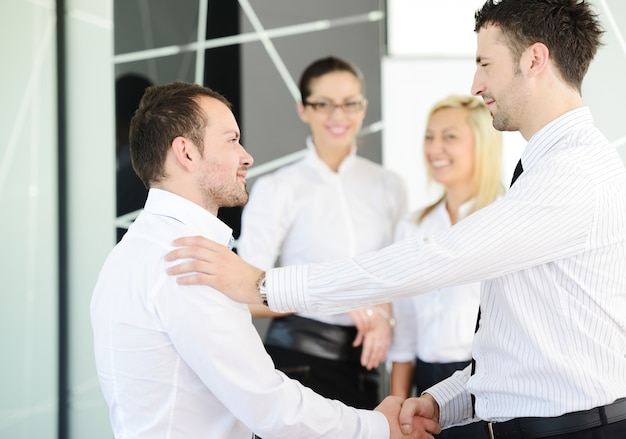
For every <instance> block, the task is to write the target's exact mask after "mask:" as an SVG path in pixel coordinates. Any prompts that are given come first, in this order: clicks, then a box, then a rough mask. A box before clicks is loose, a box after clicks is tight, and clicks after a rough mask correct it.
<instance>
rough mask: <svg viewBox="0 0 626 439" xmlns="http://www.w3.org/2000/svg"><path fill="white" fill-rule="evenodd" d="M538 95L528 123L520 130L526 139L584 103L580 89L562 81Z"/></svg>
mask: <svg viewBox="0 0 626 439" xmlns="http://www.w3.org/2000/svg"><path fill="white" fill-rule="evenodd" d="M550 91H552V92H550ZM537 96H538V99H537V100H536V102H534V103H533V104H532V107H531V108H530V113H531V114H530V115H529V117H528V121H527V123H526V124H525V126H524V127H523V128H520V130H519V131H520V134H521V135H522V136H523V137H524V139H526V141H529V140H530V138H531V137H532V136H533V135H534V134H535V133H536V132H537V131H539V130H540V129H542V128H543V127H544V126H546V125H547V124H549V123H550V122H552V121H553V120H555V119H557V118H558V117H560V116H562V115H564V114H565V113H567V112H569V111H572V110H574V109H576V108H580V107H582V106H583V105H584V104H583V101H582V97H581V96H580V93H579V92H578V90H575V89H573V88H571V87H569V86H566V85H564V84H562V83H555V84H554V88H553V89H551V90H549V92H548V93H538V94H537Z"/></svg>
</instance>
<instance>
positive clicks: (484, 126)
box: [417, 95, 504, 223]
mask: <svg viewBox="0 0 626 439" xmlns="http://www.w3.org/2000/svg"><path fill="white" fill-rule="evenodd" d="M445 108H463V109H465V110H467V122H468V123H469V125H470V127H471V128H472V132H473V133H474V175H473V180H474V181H475V182H476V193H475V194H474V200H475V201H474V205H473V206H472V210H471V211H470V213H473V212H476V211H477V210H479V209H482V208H483V207H485V206H487V205H488V204H490V203H492V202H493V201H495V200H496V198H497V197H498V196H500V195H502V194H503V193H504V188H503V187H502V182H501V177H502V176H501V170H500V167H501V160H502V133H501V132H500V131H497V130H496V129H495V128H494V127H493V118H492V116H491V113H489V109H488V108H487V106H486V105H485V103H484V102H483V101H482V99H479V98H476V97H473V96H460V95H451V96H448V97H447V98H445V99H442V100H440V101H439V102H437V103H435V105H433V107H432V108H431V110H430V113H429V114H428V120H430V118H431V117H432V116H433V114H435V113H436V112H438V111H439V110H443V109H445ZM428 178H429V180H430V181H432V174H431V172H430V169H428ZM445 197H446V193H445V192H444V194H443V196H442V197H441V198H440V199H439V200H438V201H437V202H436V203H434V204H432V205H430V206H428V207H426V208H425V209H424V211H423V212H422V214H421V215H420V216H419V218H418V219H417V222H418V223H419V222H421V221H422V219H424V217H425V216H426V215H428V214H429V213H430V212H431V211H432V210H433V209H434V208H435V206H437V205H438V204H439V203H441V201H443V200H444V199H445Z"/></svg>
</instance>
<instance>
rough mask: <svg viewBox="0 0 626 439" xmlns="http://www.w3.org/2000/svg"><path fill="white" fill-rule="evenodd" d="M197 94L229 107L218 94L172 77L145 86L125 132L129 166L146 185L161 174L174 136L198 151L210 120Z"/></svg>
mask: <svg viewBox="0 0 626 439" xmlns="http://www.w3.org/2000/svg"><path fill="white" fill-rule="evenodd" d="M200 96H208V97H210V98H214V99H217V100H219V101H220V102H223V103H224V104H225V105H226V106H228V107H229V108H230V107H231V105H230V103H229V102H228V101H227V100H226V98H224V97H223V96H222V95H221V94H219V93H217V92H215V91H213V90H211V89H210V88H208V87H203V86H201V85H198V84H191V83H187V82H182V81H176V82H172V83H169V84H165V85H155V86H152V87H148V88H147V89H146V91H145V93H144V95H143V97H142V98H141V101H140V103H139V108H138V109H137V111H136V112H135V115H134V116H133V118H132V120H131V123H130V135H129V139H130V156H131V161H132V165H133V169H134V170H135V172H136V173H137V175H138V176H139V178H140V179H141V181H142V182H143V184H144V185H145V186H146V187H149V186H150V184H151V183H153V182H158V181H159V180H160V179H161V178H162V177H164V176H165V174H164V169H163V167H164V164H165V158H166V157H167V152H168V150H169V148H170V146H171V144H172V141H173V140H174V139H175V138H176V137H178V136H184V137H187V138H189V139H190V140H191V141H192V142H193V143H194V144H195V145H196V146H197V147H198V149H199V150H200V152H202V150H203V148H204V129H205V128H206V127H207V126H208V124H209V123H210V121H209V120H208V118H207V115H206V114H205V112H204V111H203V110H202V109H201V108H200V104H199V103H198V98H199V97H200Z"/></svg>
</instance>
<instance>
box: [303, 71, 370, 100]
mask: <svg viewBox="0 0 626 439" xmlns="http://www.w3.org/2000/svg"><path fill="white" fill-rule="evenodd" d="M361 88H362V85H361V80H360V79H359V78H357V77H356V76H354V75H353V74H352V73H350V72H346V71H336V72H330V73H326V74H324V75H322V76H319V77H317V78H314V79H312V80H311V84H310V90H311V94H315V95H326V96H333V95H354V94H359V93H361Z"/></svg>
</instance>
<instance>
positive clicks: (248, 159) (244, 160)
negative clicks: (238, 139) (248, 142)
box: [239, 143, 254, 168]
mask: <svg viewBox="0 0 626 439" xmlns="http://www.w3.org/2000/svg"><path fill="white" fill-rule="evenodd" d="M239 146H240V147H241V156H240V158H239V161H240V162H241V165H242V166H245V167H246V168H247V167H250V166H252V163H254V158H253V157H252V155H250V153H249V152H248V151H247V150H246V148H244V146H243V145H242V144H241V143H240V144H239Z"/></svg>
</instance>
